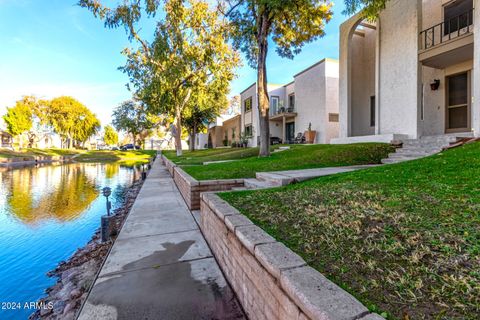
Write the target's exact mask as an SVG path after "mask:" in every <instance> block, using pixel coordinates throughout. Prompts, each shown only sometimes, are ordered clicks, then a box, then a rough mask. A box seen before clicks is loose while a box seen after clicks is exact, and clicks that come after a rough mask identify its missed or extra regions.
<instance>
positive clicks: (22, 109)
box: [3, 96, 45, 148]
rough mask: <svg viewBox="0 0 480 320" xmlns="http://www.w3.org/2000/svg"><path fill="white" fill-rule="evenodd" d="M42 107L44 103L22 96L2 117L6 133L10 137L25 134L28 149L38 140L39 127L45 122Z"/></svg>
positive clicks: (32, 97) (34, 98) (31, 97)
mask: <svg viewBox="0 0 480 320" xmlns="http://www.w3.org/2000/svg"><path fill="white" fill-rule="evenodd" d="M44 105H45V101H42V100H38V99H37V98H36V97H34V96H24V97H23V98H22V99H21V100H18V101H17V102H16V103H15V106H14V107H11V108H7V113H6V114H5V115H4V116H3V120H4V121H5V123H6V125H7V131H8V132H9V133H10V134H11V135H12V136H18V135H21V134H23V133H26V134H27V137H28V147H29V148H31V147H33V144H34V143H35V142H36V140H38V139H39V138H40V135H39V126H40V125H41V124H42V123H44V121H45V118H44V108H45V107H44ZM21 141H22V140H20V142H21Z"/></svg>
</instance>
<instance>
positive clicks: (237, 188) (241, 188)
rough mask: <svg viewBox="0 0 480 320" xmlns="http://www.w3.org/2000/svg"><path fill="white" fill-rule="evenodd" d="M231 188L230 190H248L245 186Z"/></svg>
mask: <svg viewBox="0 0 480 320" xmlns="http://www.w3.org/2000/svg"><path fill="white" fill-rule="evenodd" d="M231 190H232V191H243V190H248V189H247V188H245V187H235V188H232V189H231Z"/></svg>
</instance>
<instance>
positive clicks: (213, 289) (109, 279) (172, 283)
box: [78, 160, 245, 320]
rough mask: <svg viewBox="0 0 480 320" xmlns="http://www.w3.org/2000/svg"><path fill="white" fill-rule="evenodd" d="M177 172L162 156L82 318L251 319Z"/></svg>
mask: <svg viewBox="0 0 480 320" xmlns="http://www.w3.org/2000/svg"><path fill="white" fill-rule="evenodd" d="M244 318H245V317H244V315H243V312H242V310H241V307H240V304H239V303H238V301H237V299H236V297H235V295H234V293H233V291H232V289H231V288H230V286H229V285H228V284H227V282H226V281H225V278H224V276H223V274H222V272H221V271H220V268H219V266H218V265H217V263H216V261H215V259H214V258H213V256H212V253H211V251H210V249H209V247H208V245H207V243H206V242H205V239H204V238H203V236H202V234H201V232H200V230H199V228H198V225H197V224H196V222H195V220H194V218H193V216H192V214H191V213H190V211H189V210H188V209H187V206H186V205H185V202H184V200H183V198H182V196H181V195H180V193H179V191H178V190H177V187H176V186H175V183H174V181H173V179H172V178H171V177H170V175H169V173H168V171H167V170H166V168H165V167H164V166H163V165H162V164H161V161H160V160H157V161H156V162H155V163H154V165H153V167H152V170H151V171H150V174H149V175H148V178H147V180H146V181H145V183H144V185H143V187H142V189H141V191H140V193H139V195H138V197H137V200H136V201H135V204H134V205H133V207H132V210H131V212H130V214H129V216H128V218H127V220H126V221H125V224H124V226H123V228H122V230H121V232H120V234H119V236H118V238H117V240H116V241H115V244H114V245H113V247H112V250H111V252H110V254H109V256H108V257H107V260H106V262H105V264H104V266H103V268H102V270H101V272H100V275H99V277H98V278H97V280H96V281H95V284H94V286H93V289H92V291H91V293H90V295H89V296H88V299H87V301H86V303H85V305H84V307H83V309H82V311H81V313H80V316H79V318H78V319H81V320H87V319H244Z"/></svg>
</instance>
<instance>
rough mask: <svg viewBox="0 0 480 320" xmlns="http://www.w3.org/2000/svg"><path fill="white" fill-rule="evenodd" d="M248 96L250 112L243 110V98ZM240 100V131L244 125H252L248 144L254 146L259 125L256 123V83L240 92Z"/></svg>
mask: <svg viewBox="0 0 480 320" xmlns="http://www.w3.org/2000/svg"><path fill="white" fill-rule="evenodd" d="M248 98H252V111H250V112H245V100H247V99H248ZM240 101H241V108H242V117H241V118H242V121H241V125H242V128H241V130H242V132H244V130H245V126H247V125H249V124H252V126H253V130H254V132H253V137H252V138H251V139H249V144H250V146H256V145H257V137H256V134H257V132H258V130H257V128H258V126H259V123H258V104H257V85H256V84H253V85H252V86H250V88H248V89H247V90H246V91H244V92H242V93H241V95H240Z"/></svg>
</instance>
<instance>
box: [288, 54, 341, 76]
mask: <svg viewBox="0 0 480 320" xmlns="http://www.w3.org/2000/svg"><path fill="white" fill-rule="evenodd" d="M325 62H336V63H338V60H337V59H332V58H323V59H322V60H320V61H318V62H316V63H314V64H312V65H311V66H310V67H308V68H306V69H303V70H302V71H300V72H299V73H297V74H296V75H294V76H293V77H294V78H295V77H297V76H299V75H301V74H302V73H305V72H307V71H308V70H310V69H313V68H315V67H316V66H318V65H320V64H322V63H325Z"/></svg>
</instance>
